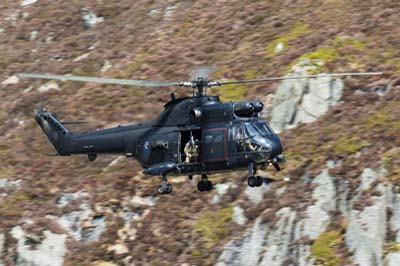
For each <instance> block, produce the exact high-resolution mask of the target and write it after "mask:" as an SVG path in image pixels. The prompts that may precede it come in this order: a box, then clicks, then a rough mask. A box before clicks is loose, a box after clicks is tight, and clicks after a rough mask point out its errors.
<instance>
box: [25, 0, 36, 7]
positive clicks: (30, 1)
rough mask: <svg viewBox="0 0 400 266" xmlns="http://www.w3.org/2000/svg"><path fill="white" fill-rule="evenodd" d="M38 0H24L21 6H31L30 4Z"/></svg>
mask: <svg viewBox="0 0 400 266" xmlns="http://www.w3.org/2000/svg"><path fill="white" fill-rule="evenodd" d="M36 2H37V0H23V1H22V2H21V6H29V5H32V4H34V3H36Z"/></svg>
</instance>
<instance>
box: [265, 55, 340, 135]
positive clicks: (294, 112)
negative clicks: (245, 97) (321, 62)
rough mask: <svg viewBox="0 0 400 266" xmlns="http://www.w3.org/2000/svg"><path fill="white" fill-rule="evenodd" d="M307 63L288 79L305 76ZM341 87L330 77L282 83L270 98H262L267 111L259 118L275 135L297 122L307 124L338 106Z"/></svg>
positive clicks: (296, 67)
mask: <svg viewBox="0 0 400 266" xmlns="http://www.w3.org/2000/svg"><path fill="white" fill-rule="evenodd" d="M309 64H311V62H309V60H306V61H304V62H300V63H299V64H298V65H296V66H294V67H293V69H292V71H293V73H291V74H289V75H287V77H292V76H304V75H307V73H308V72H307V71H309V70H312V69H313V66H310V65H309ZM343 88H344V85H343V82H342V80H341V79H333V78H331V77H322V76H321V77H317V78H313V79H288V80H283V81H282V82H281V83H280V84H279V86H278V89H277V90H276V92H275V94H274V95H273V97H271V96H268V97H266V98H265V99H264V102H265V106H266V108H265V111H264V112H263V113H262V115H263V116H264V117H265V118H267V119H268V120H270V123H271V127H272V128H273V129H274V130H276V131H277V132H280V131H282V130H284V129H288V128H292V127H294V126H296V125H297V124H298V123H310V122H313V121H315V120H316V119H317V118H318V117H320V116H321V115H323V114H325V113H326V112H327V111H328V109H329V107H331V106H334V105H336V104H338V103H339V101H340V98H341V96H342V93H343Z"/></svg>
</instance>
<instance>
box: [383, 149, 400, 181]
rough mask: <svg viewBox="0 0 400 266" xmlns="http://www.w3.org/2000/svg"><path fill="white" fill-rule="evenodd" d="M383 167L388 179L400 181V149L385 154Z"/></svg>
mask: <svg viewBox="0 0 400 266" xmlns="http://www.w3.org/2000/svg"><path fill="white" fill-rule="evenodd" d="M382 161H383V166H384V167H385V169H386V171H387V178H388V179H389V180H391V181H397V182H399V181H400V148H399V147H396V148H393V149H391V150H389V151H387V152H385V153H384V154H383V159H382Z"/></svg>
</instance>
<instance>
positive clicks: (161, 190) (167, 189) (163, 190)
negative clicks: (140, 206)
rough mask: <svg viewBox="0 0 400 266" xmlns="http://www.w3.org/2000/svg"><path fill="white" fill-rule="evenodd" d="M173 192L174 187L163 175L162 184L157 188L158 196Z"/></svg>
mask: <svg viewBox="0 0 400 266" xmlns="http://www.w3.org/2000/svg"><path fill="white" fill-rule="evenodd" d="M172 191H173V188H172V185H171V184H170V183H168V179H167V176H166V175H163V177H162V181H161V184H160V185H159V186H158V187H157V192H158V194H171V193H172Z"/></svg>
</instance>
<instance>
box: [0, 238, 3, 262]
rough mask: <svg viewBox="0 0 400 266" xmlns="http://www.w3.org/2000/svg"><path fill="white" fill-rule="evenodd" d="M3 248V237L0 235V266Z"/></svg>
mask: <svg viewBox="0 0 400 266" xmlns="http://www.w3.org/2000/svg"><path fill="white" fill-rule="evenodd" d="M3 247H4V235H3V234H0V266H3V265H4V264H3V262H2V260H1V259H2V257H3Z"/></svg>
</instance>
